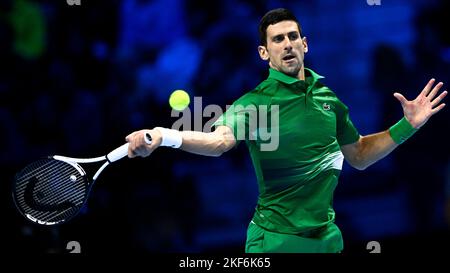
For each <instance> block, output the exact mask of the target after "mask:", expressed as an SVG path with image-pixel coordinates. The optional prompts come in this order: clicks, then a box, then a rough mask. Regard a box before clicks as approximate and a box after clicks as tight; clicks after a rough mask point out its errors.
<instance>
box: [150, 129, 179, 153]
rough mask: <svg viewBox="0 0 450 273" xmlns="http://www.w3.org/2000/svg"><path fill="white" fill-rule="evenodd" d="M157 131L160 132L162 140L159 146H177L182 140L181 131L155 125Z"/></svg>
mask: <svg viewBox="0 0 450 273" xmlns="http://www.w3.org/2000/svg"><path fill="white" fill-rule="evenodd" d="M155 129H157V130H158V131H160V132H161V135H162V141H161V146H167V147H172V148H179V147H180V146H181V143H182V142H183V138H182V137H181V133H180V132H179V131H177V130H173V129H167V128H163V127H156V128H155Z"/></svg>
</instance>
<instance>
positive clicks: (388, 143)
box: [341, 79, 447, 170]
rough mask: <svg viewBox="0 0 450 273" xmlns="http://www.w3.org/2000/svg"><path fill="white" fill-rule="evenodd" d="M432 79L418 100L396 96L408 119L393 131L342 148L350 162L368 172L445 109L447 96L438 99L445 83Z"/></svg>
mask: <svg viewBox="0 0 450 273" xmlns="http://www.w3.org/2000/svg"><path fill="white" fill-rule="evenodd" d="M434 83H435V80H434V79H431V80H430V81H429V82H428V84H427V85H426V86H425V87H424V89H423V90H422V92H421V93H420V94H419V95H418V96H417V98H416V99H414V100H412V101H408V100H407V99H406V98H405V97H404V96H403V95H402V94H400V93H394V97H396V98H397V99H398V100H399V101H400V103H401V105H402V108H403V113H404V117H403V118H402V119H401V120H400V121H399V122H398V123H396V124H395V125H393V126H392V127H391V128H389V130H386V131H383V132H380V133H376V134H372V135H367V136H360V138H359V140H358V141H356V142H355V143H351V144H347V145H342V146H341V151H342V153H343V154H344V157H345V159H346V160H347V162H348V163H349V164H350V165H351V166H352V167H354V168H356V169H358V170H364V169H365V168H367V167H369V166H370V165H372V164H373V163H375V162H377V161H378V160H380V159H382V158H383V157H385V156H386V155H388V154H389V153H390V152H392V151H393V150H394V149H395V148H396V147H397V146H398V145H400V144H401V143H403V142H404V141H405V140H406V139H408V138H409V137H411V136H412V135H413V134H414V133H415V132H416V131H417V130H418V129H419V128H420V127H422V126H423V125H424V124H425V123H426V122H427V121H428V119H429V118H430V117H431V116H433V115H434V114H436V113H437V112H439V111H440V110H442V108H444V107H445V103H440V102H441V100H442V99H443V98H444V97H445V96H446V95H447V91H443V92H441V94H439V96H437V97H436V95H437V94H438V92H439V90H440V89H441V87H442V85H443V83H442V82H439V83H438V84H436V85H435V86H434V88H433V85H434Z"/></svg>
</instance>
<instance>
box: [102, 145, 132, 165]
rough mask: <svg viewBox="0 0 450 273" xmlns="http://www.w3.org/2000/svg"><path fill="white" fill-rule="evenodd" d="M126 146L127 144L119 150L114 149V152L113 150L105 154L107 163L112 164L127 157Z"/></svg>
mask: <svg viewBox="0 0 450 273" xmlns="http://www.w3.org/2000/svg"><path fill="white" fill-rule="evenodd" d="M128 144H129V143H125V144H123V145H122V146H120V147H119V148H116V149H115V150H113V151H112V152H110V153H109V154H107V155H106V158H107V159H108V161H109V162H114V161H117V160H119V159H122V158H124V157H125V156H127V155H128Z"/></svg>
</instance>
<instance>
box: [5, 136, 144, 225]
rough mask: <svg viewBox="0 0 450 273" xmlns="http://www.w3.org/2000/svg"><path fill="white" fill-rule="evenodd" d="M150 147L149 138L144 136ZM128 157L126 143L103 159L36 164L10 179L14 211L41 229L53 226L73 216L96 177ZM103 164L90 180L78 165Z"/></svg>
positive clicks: (52, 159) (58, 159) (53, 158)
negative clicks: (108, 167) (43, 226)
mask: <svg viewBox="0 0 450 273" xmlns="http://www.w3.org/2000/svg"><path fill="white" fill-rule="evenodd" d="M145 142H146V143H147V144H151V136H150V135H149V134H146V135H145ZM127 154H128V143H126V144H123V145H122V146H120V147H119V148H117V149H115V150H113V151H112V152H110V153H109V154H107V155H105V156H100V157H95V158H71V157H65V156H59V155H54V156H49V157H48V158H45V159H40V160H37V161H35V162H33V163H31V164H29V165H28V166H26V167H25V168H24V169H22V170H21V171H19V172H18V173H17V174H16V175H15V177H14V184H13V199H14V203H15V204H16V207H17V209H18V210H19V211H20V213H21V214H22V215H24V216H25V217H26V218H27V219H29V220H31V221H33V222H35V223H37V224H41V225H56V224H62V223H64V222H67V221H68V220H70V219H72V218H73V217H74V216H76V215H77V214H78V213H79V212H80V210H81V209H82V208H83V206H84V205H85V203H86V201H87V199H88V196H89V193H90V191H91V189H92V186H93V185H94V183H95V181H96V180H97V178H98V176H99V175H100V173H101V172H102V171H103V170H104V169H105V168H106V167H107V166H108V165H109V164H110V163H112V162H115V161H117V160H119V159H122V158H123V157H125V156H127ZM102 161H105V163H104V164H103V165H102V166H101V167H100V168H99V169H98V170H97V172H96V173H95V174H94V176H93V177H92V179H89V178H88V177H87V175H86V172H85V171H84V170H83V168H82V167H81V166H80V165H79V164H78V163H94V162H102Z"/></svg>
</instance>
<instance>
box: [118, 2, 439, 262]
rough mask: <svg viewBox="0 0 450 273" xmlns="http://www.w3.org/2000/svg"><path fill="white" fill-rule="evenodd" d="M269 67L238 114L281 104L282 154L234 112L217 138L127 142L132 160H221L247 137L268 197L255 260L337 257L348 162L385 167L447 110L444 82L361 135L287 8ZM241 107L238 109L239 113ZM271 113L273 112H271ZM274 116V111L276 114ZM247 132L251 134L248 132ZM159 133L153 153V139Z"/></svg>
mask: <svg viewBox="0 0 450 273" xmlns="http://www.w3.org/2000/svg"><path fill="white" fill-rule="evenodd" d="M259 35H260V46H259V47H258V51H259V55H260V57H261V59H263V60H265V61H267V62H268V64H269V76H268V78H267V79H266V80H264V81H263V82H262V83H260V84H259V85H258V86H257V87H256V88H255V89H254V90H252V91H250V92H248V93H246V94H244V95H243V96H242V97H241V98H239V99H238V100H236V101H235V102H234V104H233V106H243V107H248V106H253V109H257V111H259V110H258V109H261V108H259V107H260V106H262V105H263V106H274V105H277V106H278V111H277V113H268V114H269V115H270V114H277V115H278V117H279V124H277V126H272V127H271V129H272V131H274V132H277V133H278V136H279V143H278V147H276V149H272V150H269V151H268V150H264V149H261V148H262V144H263V143H264V141H261V139H259V138H258V137H256V138H255V137H254V138H251V136H252V135H254V134H253V133H255V132H256V135H258V132H259V131H258V130H260V129H262V128H256V130H252V129H248V128H251V127H252V125H254V124H251V123H252V120H251V118H250V117H251V115H249V114H248V113H246V111H235V110H233V111H230V110H228V111H227V112H225V113H224V114H223V115H222V116H221V117H220V118H219V119H218V120H217V121H216V123H215V124H214V125H215V130H214V131H213V132H210V133H203V132H193V131H177V130H173V129H168V128H161V127H156V128H154V129H151V130H140V131H136V132H133V133H131V134H130V135H128V136H127V137H126V140H127V141H128V142H129V143H130V145H129V154H128V155H129V157H136V156H141V157H146V156H148V155H150V154H151V153H152V151H154V150H155V149H156V148H158V147H160V146H169V147H173V148H180V149H182V150H184V151H187V152H191V153H195V154H200V155H205V156H220V155H221V154H222V153H224V152H226V151H229V150H230V149H231V148H233V147H234V146H235V145H237V144H238V143H239V141H240V140H243V139H239V137H238V136H242V135H245V141H246V144H247V146H248V149H249V152H250V155H251V158H252V162H253V165H254V168H255V171H256V177H257V181H258V186H259V198H258V202H257V206H256V209H255V213H254V216H253V219H251V221H250V224H249V226H248V230H247V242H246V247H245V251H246V252H284V253H287V252H297V253H302V252H303V253H305V252H307V253H312V252H316V253H336V252H341V251H342V250H343V239H342V235H341V232H340V230H339V228H338V227H337V226H336V224H335V223H334V220H335V212H334V210H333V193H334V190H335V188H336V185H337V182H338V177H339V174H340V171H341V169H342V164H343V160H344V159H345V160H346V161H347V162H348V163H349V164H350V165H351V166H353V167H354V168H357V169H358V170H364V169H365V168H367V167H368V166H370V165H372V164H374V163H375V162H377V161H378V160H380V159H382V158H383V157H385V156H386V155H388V154H389V153H390V152H392V151H393V150H394V149H395V148H396V147H398V146H399V145H400V144H401V143H403V142H404V141H406V140H407V139H408V138H410V137H411V136H412V135H413V134H414V133H415V132H416V131H417V130H419V129H420V128H421V127H422V126H423V125H424V124H425V123H426V122H427V121H428V119H429V118H430V117H431V116H433V115H434V114H436V113H437V112H439V111H440V110H442V108H444V106H445V104H444V103H441V100H442V99H443V98H444V97H445V96H446V95H447V91H443V92H440V91H439V90H440V89H441V87H442V85H443V83H442V82H439V83H436V81H435V80H434V79H431V80H430V81H429V82H428V83H427V84H426V85H425V87H424V88H423V90H422V91H421V92H420V94H419V95H418V96H417V98H415V99H414V100H411V101H409V100H407V99H406V98H405V97H404V96H403V95H401V94H400V93H394V96H395V98H397V100H398V101H399V102H400V104H401V107H402V108H403V113H404V117H403V118H401V119H400V120H399V121H398V122H397V123H396V124H394V125H392V126H391V127H390V128H388V129H387V130H385V131H383V132H379V133H375V134H371V135H366V136H361V135H360V134H359V133H358V130H357V129H356V128H355V126H354V125H353V123H352V121H351V119H350V116H349V111H348V108H347V107H346V105H345V104H344V103H343V102H342V101H340V100H339V98H338V97H337V96H336V94H335V93H333V91H331V90H330V89H329V88H328V87H327V86H325V85H323V84H322V83H321V82H320V79H321V78H322V76H320V75H319V74H317V73H316V72H314V71H313V70H311V69H308V68H306V67H305V65H304V56H305V54H306V53H307V52H308V43H307V39H306V37H304V36H303V35H302V29H301V26H300V23H299V21H298V20H297V18H296V17H295V16H294V15H293V14H292V13H291V12H290V11H289V10H286V9H275V10H271V11H269V12H268V13H266V14H265V15H264V17H263V18H262V19H261V21H260V24H259ZM230 109H232V108H230ZM266 109H271V108H268V107H266ZM268 112H270V110H268ZM240 128H247V131H246V133H245V134H239V132H238V131H239V130H240ZM146 133H148V134H150V135H151V138H152V143H151V145H148V144H146V142H145V141H144V135H145V134H146Z"/></svg>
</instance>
